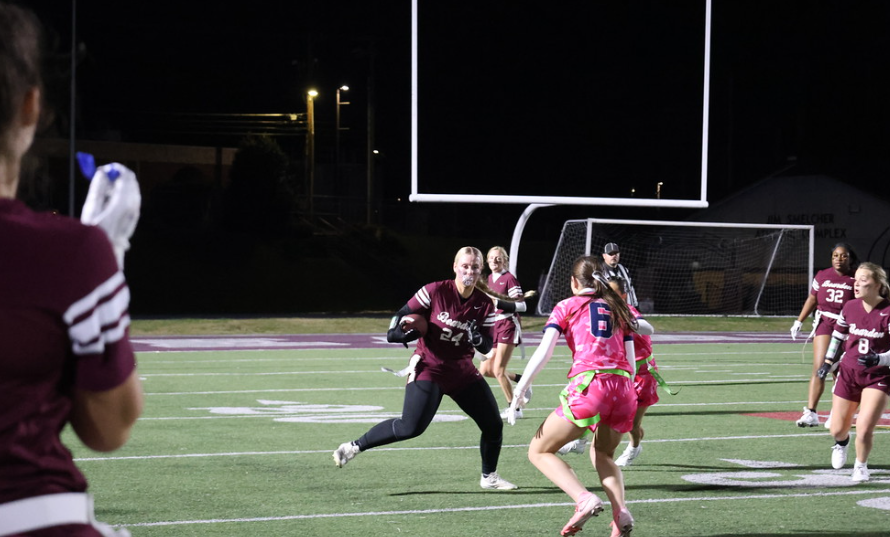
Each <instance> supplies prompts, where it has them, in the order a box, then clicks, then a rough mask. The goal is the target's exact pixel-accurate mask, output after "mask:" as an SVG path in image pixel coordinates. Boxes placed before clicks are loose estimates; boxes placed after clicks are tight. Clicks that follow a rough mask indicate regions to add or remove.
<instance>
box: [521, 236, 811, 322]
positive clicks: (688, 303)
mask: <svg viewBox="0 0 890 537" xmlns="http://www.w3.org/2000/svg"><path fill="white" fill-rule="evenodd" d="M610 242H614V243H617V244H618V245H619V247H620V251H621V257H620V262H621V264H622V265H624V266H625V267H626V268H627V270H628V272H629V274H630V277H631V282H632V285H633V287H634V290H635V291H636V296H637V299H638V300H639V303H640V305H639V309H640V311H641V312H643V313H657V314H666V315H671V314H673V315H793V314H796V313H799V312H800V308H801V306H802V305H803V302H804V300H806V297H807V292H808V290H809V284H810V281H811V280H812V277H813V264H812V263H813V262H812V259H813V226H790V225H789V226H782V225H769V224H728V223H715V222H665V221H646V220H605V219H593V218H590V219H586V220H569V221H567V222H566V223H565V224H564V225H563V229H562V233H561V235H560V237H559V243H558V245H557V247H556V251H555V253H554V255H553V261H552V263H551V265H550V270H549V272H548V273H547V275H546V277H545V281H544V285H543V286H541V289H540V298H539V300H538V306H537V313H538V314H539V315H548V314H549V313H550V312H551V311H552V310H553V306H554V305H556V303H557V302H559V301H560V300H563V299H565V298H567V297H569V296H571V294H572V291H571V287H570V276H571V270H572V264H573V263H574V261H575V259H577V258H578V256H580V255H592V256H594V257H596V258H598V259H602V253H603V248H604V246H605V245H606V244H607V243H610Z"/></svg>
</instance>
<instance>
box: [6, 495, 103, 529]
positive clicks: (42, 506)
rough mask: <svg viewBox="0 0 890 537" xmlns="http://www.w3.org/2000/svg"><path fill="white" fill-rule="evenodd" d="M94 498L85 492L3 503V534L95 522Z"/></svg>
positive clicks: (35, 497)
mask: <svg viewBox="0 0 890 537" xmlns="http://www.w3.org/2000/svg"><path fill="white" fill-rule="evenodd" d="M93 520H94V517H93V498H92V496H90V495H89V494H87V493H85V492H63V493H59V494H46V495H43V496H34V497H31V498H24V499H21V500H15V501H12V502H7V503H4V504H0V535H16V534H19V533H26V532H29V531H33V530H36V529H40V528H49V527H52V526H62V525H64V524H92V523H93Z"/></svg>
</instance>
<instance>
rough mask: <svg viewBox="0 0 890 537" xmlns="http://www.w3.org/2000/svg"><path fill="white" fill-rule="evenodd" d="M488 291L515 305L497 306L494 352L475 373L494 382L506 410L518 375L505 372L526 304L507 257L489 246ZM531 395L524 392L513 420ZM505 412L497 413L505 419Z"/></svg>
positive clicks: (502, 304)
mask: <svg viewBox="0 0 890 537" xmlns="http://www.w3.org/2000/svg"><path fill="white" fill-rule="evenodd" d="M487 261H488V268H489V269H491V274H489V275H488V288H489V289H491V290H492V291H495V292H497V293H499V294H500V295H504V296H508V297H510V298H511V299H513V300H515V302H507V301H503V302H501V303H500V304H501V306H502V308H504V309H499V310H498V311H497V312H496V314H497V317H496V318H495V325H494V334H493V337H494V348H492V349H491V352H489V353H488V354H487V355H485V356H486V357H487V359H486V360H484V361H483V362H482V363H481V364H479V371H480V372H481V373H482V374H483V375H485V376H486V377H489V378H493V379H496V380H497V381H498V384H500V386H501V391H503V392H504V397H506V398H507V406H508V407H509V406H510V403H511V402H512V401H513V385H512V384H511V383H510V381H513V382H519V379H520V378H521V375H518V374H516V373H510V372H508V371H507V364H508V363H509V362H510V358H511V357H512V356H513V350H514V349H515V348H516V346H517V345H519V344H520V343H522V339H521V338H522V329H521V328H520V322H521V321H520V318H519V314H520V313H522V312H524V311H526V304H525V300H524V296H523V292H522V286H521V285H520V284H519V280H518V279H516V276H514V275H513V274H511V273H510V271H509V270H507V268H508V262H509V261H510V257H509V256H508V255H507V250H506V249H504V247H503V246H493V247H492V248H491V249H489V250H488V257H487ZM529 399H531V393H529V392H528V391H527V392H526V398H525V400H523V401H522V406H520V407H519V408H517V409H516V412H517V416H516V417H517V418H521V417H522V407H523V406H525V405H526V404H528V401H529ZM507 412H508V410H504V411H503V412H502V413H501V417H502V418H504V419H506V417H507Z"/></svg>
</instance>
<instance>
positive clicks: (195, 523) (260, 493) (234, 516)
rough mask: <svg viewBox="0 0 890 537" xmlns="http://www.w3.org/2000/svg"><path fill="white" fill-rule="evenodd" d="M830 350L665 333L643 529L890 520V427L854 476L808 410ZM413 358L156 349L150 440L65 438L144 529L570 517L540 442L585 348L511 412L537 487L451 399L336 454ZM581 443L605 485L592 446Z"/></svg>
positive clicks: (590, 529) (641, 532) (549, 525)
mask: <svg viewBox="0 0 890 537" xmlns="http://www.w3.org/2000/svg"><path fill="white" fill-rule="evenodd" d="M810 353H811V351H810V350H809V348H807V349H806V351H805V357H806V359H805V360H802V354H801V345H800V344H799V343H798V344H721V345H715V344H697V345H662V346H660V347H658V346H657V347H656V356H657V359H658V363H659V365H660V368H661V371H662V373H663V375H664V376H665V378H666V379H667V380H668V381H669V382H671V384H672V385H673V386H674V387H681V388H682V389H681V391H680V393H679V394H678V395H676V396H670V395H667V394H666V393H661V397H662V400H661V403H659V404H658V405H656V406H654V407H653V408H652V409H651V410H650V411H649V414H648V416H647V418H646V420H645V422H644V427H645V430H646V439H645V440H644V443H643V446H644V450H643V453H642V454H641V455H640V457H639V458H638V459H637V460H636V461H635V462H634V464H633V465H632V466H631V467H629V468H627V469H626V470H625V479H626V486H627V499H628V502H629V507H630V509H631V511H632V512H633V514H634V516H635V518H636V521H637V525H636V529H635V530H634V533H633V535H634V536H635V537H649V536H652V537H654V536H659V537H663V536H699V535H701V536H741V535H745V536H767V535H797V536H808V537H813V536H816V537H821V536H850V535H855V536H866V535H869V536H872V535H874V536H877V535H884V536H886V535H888V534H890V530H888V529H887V528H888V527H890V510H888V509H890V470H888V468H890V436H887V434H886V432H887V431H886V430H879V432H878V434H877V436H876V439H875V449H874V451H873V452H872V457H871V459H870V461H869V466H870V468H871V469H872V481H871V482H869V483H865V484H860V485H854V484H853V483H852V482H851V481H850V480H849V473H850V469H849V468H847V469H845V470H841V471H835V470H831V469H830V463H829V457H830V447H831V445H832V441H831V440H830V438H829V437H828V434H827V431H826V430H825V429H824V428H822V427H819V428H813V429H806V430H804V429H799V428H797V427H796V426H795V425H794V423H793V420H794V419H796V418H797V417H798V416H799V413H800V410H801V407H802V405H803V403H804V396H805V392H806V380H807V378H808V374H809V370H810V365H809V361H810V359H809V356H810ZM407 357H408V354H407V352H406V351H405V350H404V349H403V348H402V347H400V346H395V345H394V346H393V347H392V348H385V349H383V350H358V351H355V350H353V351H342V350H321V351H319V350H274V351H273V350H267V351H249V352H246V351H233V352H167V353H141V354H139V356H138V359H139V368H140V372H141V374H142V376H143V377H144V388H145V392H146V407H145V413H144V415H143V417H142V419H141V420H140V422H139V423H138V424H137V426H136V428H135V429H134V433H133V436H132V438H131V441H130V442H129V443H128V444H127V445H126V446H125V447H124V448H123V449H121V450H119V451H117V452H114V453H110V454H97V453H94V452H91V451H89V450H87V449H86V448H83V447H82V446H80V444H79V443H78V442H77V441H76V440H75V439H74V437H73V435H72V434H71V433H70V431H66V433H65V438H66V441H67V442H68V444H69V445H70V446H72V449H73V451H74V453H75V457H76V458H77V459H78V465H79V466H80V467H81V468H82V469H83V470H84V472H85V473H86V475H87V477H88V479H89V480H90V482H91V490H92V492H93V493H94V495H95V497H96V511H97V516H98V518H99V520H102V521H105V522H109V523H113V524H120V525H126V526H127V527H128V528H129V530H130V531H131V532H132V534H133V536H134V537H140V536H144V537H161V536H176V537H184V536H258V535H262V536H274V537H278V536H315V535H319V536H320V535H358V536H383V535H387V536H396V535H398V536H402V535H415V536H437V537H450V536H454V537H457V536H461V537H464V536H468V535H480V536H487V535H504V536H524V535H558V534H559V530H560V529H561V528H562V526H563V524H564V523H565V522H566V520H568V517H569V516H570V515H571V512H572V509H573V507H572V504H571V503H570V500H569V498H568V497H567V496H566V495H565V494H564V493H562V492H561V491H560V490H559V489H557V488H556V487H555V486H553V485H552V484H551V483H550V482H549V481H548V480H547V479H546V478H544V477H543V476H542V475H541V474H540V473H538V471H537V470H536V469H535V468H534V467H533V466H531V464H530V463H529V462H528V460H527V459H526V456H525V453H526V446H527V443H528V441H529V439H530V438H531V436H532V435H533V434H534V431H535V429H536V428H537V426H538V425H539V423H540V422H541V420H542V419H543V418H544V417H545V416H546V415H547V414H548V413H549V412H550V411H551V410H552V408H553V407H554V406H555V405H556V403H557V399H556V397H557V393H558V392H559V390H560V389H561V388H562V386H563V385H564V383H565V374H566V371H567V369H568V360H569V356H568V349H567V348H566V347H564V346H560V347H558V348H557V354H556V355H555V356H554V358H553V360H552V361H551V362H550V363H549V364H548V367H547V368H546V369H545V370H544V371H543V372H542V373H541V375H540V376H539V378H538V382H537V383H536V385H535V392H534V398H533V399H532V401H531V403H530V405H529V408H528V409H527V410H526V418H525V419H523V420H521V421H520V422H519V423H518V424H517V425H516V426H515V427H510V426H506V427H505V438H504V440H505V442H504V443H505V447H504V450H503V452H502V455H501V462H500V467H499V471H500V473H501V474H502V475H503V476H504V477H505V478H506V479H508V480H510V481H512V482H514V483H516V484H518V485H519V486H520V489H519V490H517V491H484V490H482V489H480V488H479V485H478V481H479V471H480V469H479V455H478V437H479V432H478V430H477V429H476V427H475V425H474V424H473V423H472V422H471V421H469V420H467V419H464V418H465V416H464V415H463V414H462V413H461V412H460V411H459V410H458V409H457V408H456V406H455V405H454V404H453V403H451V402H450V400H448V399H446V402H445V404H444V405H443V407H442V409H441V410H440V413H439V416H440V418H441V419H442V421H440V422H434V423H433V424H432V425H431V426H430V428H429V430H427V432H426V433H425V434H424V435H422V436H421V437H419V438H416V439H413V440H409V441H406V442H402V443H398V444H394V445H391V446H388V447H384V448H378V449H375V450H371V451H368V452H365V453H362V454H360V455H359V456H358V457H357V458H356V459H355V460H353V461H351V462H350V463H349V464H348V465H347V466H346V467H345V468H342V469H338V468H336V467H335V466H334V464H333V461H332V458H331V452H332V450H333V449H334V448H336V447H337V446H338V445H339V444H340V443H341V442H344V441H347V440H352V439H355V438H357V437H358V436H360V435H361V434H362V433H363V432H364V431H365V430H366V429H367V428H368V427H370V426H371V425H372V424H374V423H376V422H378V421H380V420H382V419H384V418H386V417H390V416H395V415H397V414H398V413H399V412H400V410H401V405H402V395H403V379H399V378H397V377H395V376H393V375H390V374H388V373H383V372H381V371H380V368H381V366H386V367H390V368H393V369H398V368H400V367H401V366H402V365H404V363H405V361H406V359H407ZM513 365H514V366H515V368H516V369H521V368H522V367H524V365H525V362H524V361H522V360H519V359H518V357H517V358H514V361H513ZM490 383H491V384H492V386H494V381H493V380H492V381H491V382H490ZM493 389H494V391H495V394H496V395H497V396H498V398H499V401H502V395H501V393H500V390H499V389H498V388H497V387H494V388H493ZM828 398H829V396H828V395H827V394H826V396H825V397H824V398H823V401H824V403H823V405H822V407H821V408H820V412H822V413H825V412H827V411H828V407H829V404H828V400H829V399H828ZM781 413H786V414H784V415H782V414H781ZM782 417H784V418H787V419H779V418H782ZM623 447H624V446H623V445H622V446H621V447H619V451H620V450H623ZM852 457H853V450H852V449H851V452H850V462H851V464H852ZM566 460H568V461H570V463H571V464H572V465H573V467H574V468H575V470H576V471H577V473H578V474H579V475H580V476H581V478H582V480H583V481H584V482H585V483H587V484H588V487H589V488H590V489H591V490H592V491H594V492H596V493H598V494H600V493H601V489H600V487H599V483H598V480H597V477H596V473H595V471H594V470H593V468H592V466H591V464H590V460H589V458H588V456H587V454H585V455H583V456H581V455H577V454H571V455H568V456H566ZM601 496H603V495H602V494H601ZM603 497H604V496H603ZM610 518H611V515H610V510H609V509H608V507H607V509H606V512H605V513H604V514H603V515H601V516H600V517H599V518H595V519H592V520H591V521H590V522H588V524H587V525H586V526H585V528H584V530H583V532H582V533H581V534H580V535H582V536H607V535H609V527H608V522H609V520H610Z"/></svg>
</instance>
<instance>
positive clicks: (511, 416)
mask: <svg viewBox="0 0 890 537" xmlns="http://www.w3.org/2000/svg"><path fill="white" fill-rule="evenodd" d="M519 401H522V394H521V393H516V392H513V402H512V403H510V409H509V410H508V411H507V423H508V424H509V425H516V409H517V408H518V407H519Z"/></svg>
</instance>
